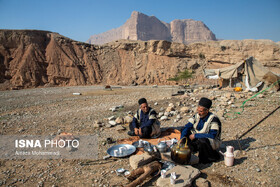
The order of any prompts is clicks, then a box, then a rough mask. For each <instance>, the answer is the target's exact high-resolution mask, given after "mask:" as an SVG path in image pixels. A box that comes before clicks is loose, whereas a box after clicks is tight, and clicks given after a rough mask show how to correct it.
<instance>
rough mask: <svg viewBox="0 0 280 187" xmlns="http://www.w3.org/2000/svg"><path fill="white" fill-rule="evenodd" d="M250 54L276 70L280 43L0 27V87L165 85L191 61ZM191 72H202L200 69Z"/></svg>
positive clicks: (225, 61)
mask: <svg viewBox="0 0 280 187" xmlns="http://www.w3.org/2000/svg"><path fill="white" fill-rule="evenodd" d="M249 56H254V57H255V58H256V59H257V60H259V61H260V62H262V63H263V65H265V66H267V67H273V68H276V69H278V70H279V69H280V46H279V44H277V43H275V42H272V41H268V40H242V41H232V40H228V41H211V42H209V41H208V42H203V43H193V44H189V45H184V44H182V43H175V42H168V41H163V40H160V41H159V40H150V41H131V40H118V41H115V42H111V43H107V44H104V45H101V46H97V45H91V44H87V43H82V42H77V41H74V40H71V39H69V38H66V37H64V36H61V35H59V34H58V33H52V32H48V31H32V30H0V90H4V89H22V88H33V87H38V86H76V85H96V84H102V85H131V84H133V85H154V84H156V85H168V84H175V82H173V81H168V79H170V78H172V77H175V76H176V75H177V74H178V72H182V71H184V70H185V69H187V68H188V67H193V66H192V65H193V64H197V65H196V66H195V67H197V68H204V67H211V66H214V67H216V68H219V67H223V66H224V65H227V66H228V65H231V64H234V63H237V62H240V61H242V60H244V59H246V58H248V57H249ZM193 68H194V67H193ZM194 69H196V68H194ZM196 74H197V75H200V76H203V74H202V73H201V72H199V71H197V72H196ZM278 74H279V73H278ZM195 80H199V79H197V78H195Z"/></svg>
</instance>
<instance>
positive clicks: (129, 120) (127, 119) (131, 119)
mask: <svg viewBox="0 0 280 187" xmlns="http://www.w3.org/2000/svg"><path fill="white" fill-rule="evenodd" d="M132 121H133V117H132V116H125V117H124V123H125V124H127V123H128V124H130V123H131V122H132Z"/></svg>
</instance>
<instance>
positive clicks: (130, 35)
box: [87, 11, 216, 44]
mask: <svg viewBox="0 0 280 187" xmlns="http://www.w3.org/2000/svg"><path fill="white" fill-rule="evenodd" d="M119 39H128V40H142V41H148V40H166V41H171V42H178V43H184V44H189V43H193V42H202V41H208V40H216V37H215V35H214V34H213V33H212V32H211V31H210V29H209V28H208V27H207V26H206V25H205V24H204V23H203V22H202V21H195V20H192V19H184V20H173V21H172V22H171V23H170V24H169V23H165V22H163V21H160V20H159V19H157V18H156V17H155V16H147V15H145V14H143V13H140V12H136V11H134V12H132V14H131V17H130V18H129V19H128V20H127V21H126V22H125V24H124V25H122V26H120V27H119V28H116V29H112V30H109V31H107V32H104V33H101V34H97V35H93V36H91V37H90V39H89V40H88V41H87V43H90V44H104V43H108V42H112V41H115V40H119Z"/></svg>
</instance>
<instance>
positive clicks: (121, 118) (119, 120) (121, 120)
mask: <svg viewBox="0 0 280 187" xmlns="http://www.w3.org/2000/svg"><path fill="white" fill-rule="evenodd" d="M115 122H116V123H117V124H123V123H124V119H123V117H117V119H116V120H115Z"/></svg>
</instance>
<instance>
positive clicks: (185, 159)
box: [171, 137, 191, 165]
mask: <svg viewBox="0 0 280 187" xmlns="http://www.w3.org/2000/svg"><path fill="white" fill-rule="evenodd" d="M184 138H186V137H184ZM184 138H182V139H181V140H180V141H179V142H178V145H174V146H173V147H172V148H171V159H172V160H173V161H174V162H176V163H178V164H183V165H184V164H188V163H189V161H190V159H191V150H190V149H189V147H188V145H187V139H186V143H185V145H184V144H181V141H182V140H183V139H184Z"/></svg>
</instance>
